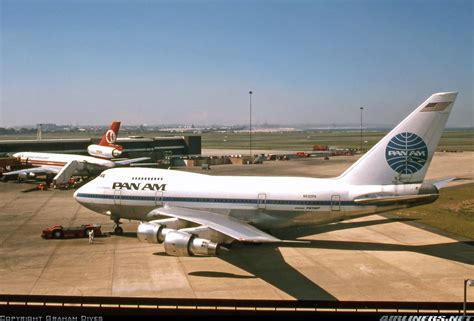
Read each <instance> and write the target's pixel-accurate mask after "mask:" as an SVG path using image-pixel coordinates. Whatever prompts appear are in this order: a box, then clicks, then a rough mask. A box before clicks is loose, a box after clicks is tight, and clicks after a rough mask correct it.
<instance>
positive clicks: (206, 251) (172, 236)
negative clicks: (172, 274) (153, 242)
mask: <svg viewBox="0 0 474 321" xmlns="http://www.w3.org/2000/svg"><path fill="white" fill-rule="evenodd" d="M164 245H165V251H166V254H168V255H172V256H192V255H209V256H215V255H218V254H219V247H220V246H219V244H217V243H214V242H211V241H209V240H206V239H201V238H198V237H196V236H195V235H192V234H189V233H186V232H182V231H170V232H168V233H167V234H166V236H165V242H164Z"/></svg>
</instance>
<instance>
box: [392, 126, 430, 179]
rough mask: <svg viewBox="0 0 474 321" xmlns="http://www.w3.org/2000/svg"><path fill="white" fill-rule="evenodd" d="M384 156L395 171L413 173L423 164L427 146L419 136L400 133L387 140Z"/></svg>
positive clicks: (426, 157)
mask: <svg viewBox="0 0 474 321" xmlns="http://www.w3.org/2000/svg"><path fill="white" fill-rule="evenodd" d="M385 158H386V159H387V163H388V165H389V166H390V167H391V168H392V169H393V170H394V171H395V172H397V173H399V174H414V173H416V172H418V171H419V170H420V169H422V168H423V166H424V165H425V163H426V160H427V159H428V147H427V146H426V144H425V142H424V141H423V139H422V138H421V137H420V136H418V135H415V134H413V133H408V132H405V133H400V134H398V135H396V136H394V137H393V138H392V139H391V140H390V142H388V144H387V148H386V149H385Z"/></svg>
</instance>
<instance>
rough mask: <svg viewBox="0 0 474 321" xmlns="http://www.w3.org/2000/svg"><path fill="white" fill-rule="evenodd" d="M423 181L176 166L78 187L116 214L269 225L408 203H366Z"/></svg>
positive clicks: (109, 176) (82, 198) (89, 200)
mask: <svg viewBox="0 0 474 321" xmlns="http://www.w3.org/2000/svg"><path fill="white" fill-rule="evenodd" d="M419 187H420V184H400V185H383V186H382V185H347V183H345V182H343V181H341V180H339V179H337V178H333V179H317V178H299V177H255V176H210V175H203V174H195V173H187V172H181V171H174V170H163V169H147V168H133V169H132V168H128V169H120V168H116V169H110V170H107V171H105V172H103V173H102V174H101V175H100V176H99V177H97V178H96V179H94V180H93V181H91V182H90V183H88V184H86V185H85V186H83V187H81V188H80V189H79V190H77V191H76V193H75V194H74V197H75V198H76V200H77V201H78V202H79V203H81V204H82V205H84V206H85V207H88V208H89V209H91V210H93V211H96V212H98V213H101V214H105V215H110V216H111V217H112V218H114V219H119V218H125V219H133V220H141V221H148V220H150V219H152V218H150V217H147V214H148V213H149V212H150V211H151V210H153V209H155V208H157V207H162V206H164V207H166V206H175V207H181V208H192V209H200V210H208V211H212V212H215V213H219V214H222V215H227V216H232V217H236V218H238V219H240V220H242V221H244V222H248V223H250V224H252V225H255V226H257V227H260V228H264V229H271V228H281V227H288V226H295V225H310V224H322V223H328V222H334V221H338V220H342V219H346V218H350V217H354V216H361V215H367V214H372V213H376V212H382V211H387V210H391V209H395V208H401V207H406V205H393V204H391V205H387V206H380V205H360V204H356V203H355V202H354V199H355V198H357V197H361V196H363V195H370V194H380V193H386V194H397V195H411V194H417V193H418V189H419Z"/></svg>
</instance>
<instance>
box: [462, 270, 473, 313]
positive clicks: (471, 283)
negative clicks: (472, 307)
mask: <svg viewBox="0 0 474 321" xmlns="http://www.w3.org/2000/svg"><path fill="white" fill-rule="evenodd" d="M468 285H469V286H474V280H471V279H465V280H464V305H463V310H464V312H463V315H466V301H467V286H468Z"/></svg>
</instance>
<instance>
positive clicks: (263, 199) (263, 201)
mask: <svg viewBox="0 0 474 321" xmlns="http://www.w3.org/2000/svg"><path fill="white" fill-rule="evenodd" d="M257 204H258V209H259V210H264V209H265V208H267V194H265V193H260V194H258V201H257Z"/></svg>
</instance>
